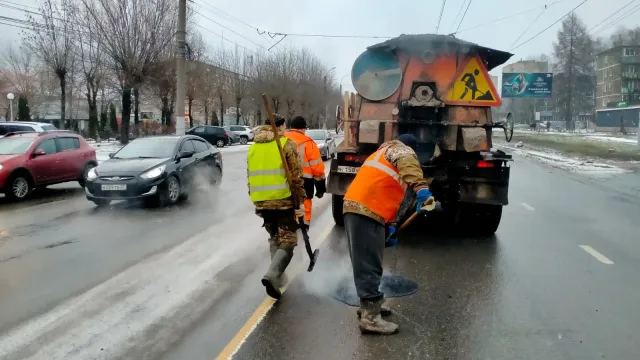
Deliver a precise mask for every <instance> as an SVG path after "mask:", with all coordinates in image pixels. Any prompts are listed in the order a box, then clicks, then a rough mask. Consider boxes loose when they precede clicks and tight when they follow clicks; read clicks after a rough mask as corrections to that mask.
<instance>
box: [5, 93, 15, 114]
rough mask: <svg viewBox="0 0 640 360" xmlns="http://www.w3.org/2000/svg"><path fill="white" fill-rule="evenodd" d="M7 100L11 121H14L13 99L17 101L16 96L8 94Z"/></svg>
mask: <svg viewBox="0 0 640 360" xmlns="http://www.w3.org/2000/svg"><path fill="white" fill-rule="evenodd" d="M7 99H9V121H13V99H15V96H14V95H13V93H8V94H7Z"/></svg>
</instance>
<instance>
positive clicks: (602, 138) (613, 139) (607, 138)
mask: <svg viewBox="0 0 640 360" xmlns="http://www.w3.org/2000/svg"><path fill="white" fill-rule="evenodd" d="M587 138H588V139H590V140H591V139H593V140H597V141H610V142H619V143H625V144H637V143H638V139H637V138H635V139H634V138H632V137H615V136H610V135H609V136H607V135H587Z"/></svg>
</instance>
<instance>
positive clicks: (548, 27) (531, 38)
mask: <svg viewBox="0 0 640 360" xmlns="http://www.w3.org/2000/svg"><path fill="white" fill-rule="evenodd" d="M587 1H588V0H583V1H582V2H581V3H580V4H578V5H576V6H575V7H574V8H573V9H571V10H570V11H569V12H568V13H566V14H564V15H563V16H562V17H561V18H559V19H558V20H556V21H554V22H553V23H552V24H551V25H549V26H547V27H546V28H544V29H543V30H542V31H540V32H539V33H537V34H535V35H533V36H532V37H530V38H529V39H527V40H526V41H524V42H522V43H520V44H519V45H518V46H516V47H514V48H513V49H511V50H509V52H511V51H513V50H515V49H517V48H519V47H521V46H522V45H524V44H526V43H528V42H529V41H531V40H533V39H535V38H537V37H538V36H540V35H541V34H542V33H544V32H545V31H547V30H549V29H550V28H551V27H552V26H553V25H555V24H557V23H559V22H560V21H562V19H564V18H566V17H567V16H569V14H571V13H572V12H574V11H576V9H577V8H579V7H580V6H582V5H584V3H586V2H587Z"/></svg>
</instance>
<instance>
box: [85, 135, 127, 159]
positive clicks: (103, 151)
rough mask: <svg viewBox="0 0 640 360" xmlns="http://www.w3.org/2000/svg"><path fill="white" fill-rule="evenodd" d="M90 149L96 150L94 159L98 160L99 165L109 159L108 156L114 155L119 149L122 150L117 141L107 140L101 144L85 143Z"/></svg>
mask: <svg viewBox="0 0 640 360" xmlns="http://www.w3.org/2000/svg"><path fill="white" fill-rule="evenodd" d="M87 142H88V143H89V145H91V147H93V148H94V149H96V158H97V159H98V163H101V162H103V161H105V160H108V159H109V154H110V153H114V152H116V151H118V150H120V148H122V144H120V142H119V141H115V140H108V141H102V142H95V141H87Z"/></svg>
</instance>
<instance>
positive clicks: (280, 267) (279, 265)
mask: <svg viewBox="0 0 640 360" xmlns="http://www.w3.org/2000/svg"><path fill="white" fill-rule="evenodd" d="M292 257H293V249H278V250H277V251H276V252H275V254H273V258H272V259H271V266H269V270H268V271H267V273H266V274H265V275H264V277H263V278H262V285H264V287H265V288H266V290H267V295H269V296H271V297H272V298H274V299H276V300H278V299H280V296H282V292H281V291H280V284H279V282H280V281H281V279H282V274H283V273H284V270H285V269H286V268H287V266H288V265H289V262H291V258H292Z"/></svg>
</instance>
